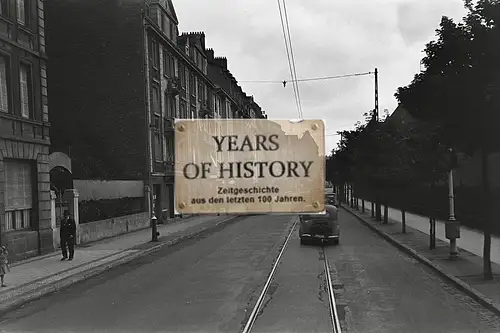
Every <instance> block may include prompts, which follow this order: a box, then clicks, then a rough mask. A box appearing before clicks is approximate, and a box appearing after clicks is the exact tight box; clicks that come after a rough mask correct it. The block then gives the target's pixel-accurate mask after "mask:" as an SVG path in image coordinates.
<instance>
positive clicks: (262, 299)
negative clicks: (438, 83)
mask: <svg viewBox="0 0 500 333" xmlns="http://www.w3.org/2000/svg"><path fill="white" fill-rule="evenodd" d="M297 224H298V219H297V220H296V221H295V222H294V224H293V226H292V228H291V230H290V232H289V233H288V235H287V237H286V238H285V241H284V243H283V246H282V248H281V250H280V252H279V253H278V256H277V257H276V260H275V262H274V264H273V266H272V268H271V271H270V273H269V275H268V277H267V279H266V281H265V283H264V286H263V287H262V290H261V292H260V294H259V297H258V298H257V300H256V302H255V304H254V306H253V308H252V311H251V313H250V315H249V316H248V318H247V320H246V322H245V325H244V327H243V330H242V331H241V332H242V333H250V332H252V329H253V328H254V327H255V324H256V323H257V321H258V319H259V316H260V314H261V312H262V309H263V308H264V307H265V303H266V296H267V295H268V294H269V292H270V287H271V286H272V284H273V282H274V280H275V276H276V272H277V271H278V269H279V266H280V263H281V261H282V257H283V254H284V253H285V251H286V250H287V248H288V245H289V243H290V240H291V239H292V235H293V234H294V232H295V229H296V227H297ZM320 254H321V257H322V260H323V262H324V264H323V274H322V275H323V278H324V281H323V282H324V283H325V286H326V292H327V294H328V308H329V309H328V310H329V317H330V320H331V329H332V331H331V332H333V333H341V332H342V329H341V326H340V320H339V315H338V312H337V303H336V299H335V293H334V287H333V283H332V277H331V272H330V264H329V262H328V257H327V253H326V250H325V247H324V246H323V245H321V250H320Z"/></svg>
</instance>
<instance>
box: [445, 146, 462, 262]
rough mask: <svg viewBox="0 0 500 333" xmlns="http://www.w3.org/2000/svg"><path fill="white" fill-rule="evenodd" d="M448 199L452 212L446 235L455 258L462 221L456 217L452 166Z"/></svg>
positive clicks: (446, 225)
mask: <svg viewBox="0 0 500 333" xmlns="http://www.w3.org/2000/svg"><path fill="white" fill-rule="evenodd" d="M450 152H451V150H450ZM448 199H449V208H450V214H449V217H448V221H446V224H445V234H446V235H445V236H446V238H448V239H449V240H450V259H455V258H457V257H458V248H457V238H460V222H458V221H457V220H456V219H455V194H454V185H453V169H452V168H451V169H450V171H449V173H448Z"/></svg>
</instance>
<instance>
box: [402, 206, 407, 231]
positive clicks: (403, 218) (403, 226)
mask: <svg viewBox="0 0 500 333" xmlns="http://www.w3.org/2000/svg"><path fill="white" fill-rule="evenodd" d="M401 229H402V230H401V232H402V233H403V234H404V233H406V214H405V210H404V209H402V210H401Z"/></svg>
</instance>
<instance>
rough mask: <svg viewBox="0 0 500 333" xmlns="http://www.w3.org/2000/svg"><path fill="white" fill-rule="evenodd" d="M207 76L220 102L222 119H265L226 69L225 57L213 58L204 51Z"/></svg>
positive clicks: (210, 50) (213, 53) (209, 52)
mask: <svg viewBox="0 0 500 333" xmlns="http://www.w3.org/2000/svg"><path fill="white" fill-rule="evenodd" d="M206 56H207V60H208V76H209V78H210V79H211V80H212V81H213V82H214V84H215V86H216V91H217V92H218V95H219V96H220V100H221V108H222V110H221V114H222V115H223V118H267V116H265V113H264V112H263V111H262V110H261V108H260V106H259V105H258V104H257V103H256V102H255V101H254V99H253V97H252V96H247V95H246V94H245V92H243V89H242V88H241V87H240V86H239V85H238V81H237V80H236V78H235V77H234V76H233V74H232V73H231V71H229V69H228V67H227V58H226V57H215V52H214V50H213V49H208V50H207V51H206Z"/></svg>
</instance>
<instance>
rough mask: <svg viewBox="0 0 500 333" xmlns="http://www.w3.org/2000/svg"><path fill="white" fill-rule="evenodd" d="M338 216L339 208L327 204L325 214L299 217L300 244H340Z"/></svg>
mask: <svg viewBox="0 0 500 333" xmlns="http://www.w3.org/2000/svg"><path fill="white" fill-rule="evenodd" d="M337 216H338V211H337V207H335V206H334V205H332V204H325V211H324V212H323V213H313V214H301V215H299V219H300V227H299V237H300V244H302V245H305V244H307V243H310V242H312V241H314V240H319V241H321V242H326V243H333V244H338V243H339V239H340V227H339V222H338V218H337Z"/></svg>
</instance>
